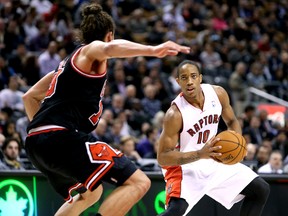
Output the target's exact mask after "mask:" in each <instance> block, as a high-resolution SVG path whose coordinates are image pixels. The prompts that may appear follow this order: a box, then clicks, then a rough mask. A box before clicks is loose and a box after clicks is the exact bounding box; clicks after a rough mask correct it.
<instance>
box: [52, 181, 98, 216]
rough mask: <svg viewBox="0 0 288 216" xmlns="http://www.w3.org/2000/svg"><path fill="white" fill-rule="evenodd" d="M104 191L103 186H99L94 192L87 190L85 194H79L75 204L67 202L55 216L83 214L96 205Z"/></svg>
mask: <svg viewBox="0 0 288 216" xmlns="http://www.w3.org/2000/svg"><path fill="white" fill-rule="evenodd" d="M102 191H103V187H102V185H99V186H98V188H97V189H95V190H94V191H89V190H87V191H86V192H85V193H79V194H77V195H75V196H74V197H73V202H72V203H68V202H65V203H64V204H63V205H62V206H61V207H60V208H59V209H58V211H57V212H56V214H55V216H68V215H69V216H74V215H75V216H78V215H79V214H80V213H81V212H83V211H84V210H86V209H87V208H89V207H90V206H92V205H93V204H94V203H96V202H97V201H98V200H99V198H100V197H101V194H102Z"/></svg>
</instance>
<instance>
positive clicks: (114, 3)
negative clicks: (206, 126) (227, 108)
mask: <svg viewBox="0 0 288 216" xmlns="http://www.w3.org/2000/svg"><path fill="white" fill-rule="evenodd" d="M87 2H90V1H85V0H55V1H52V0H51V1H49V0H2V1H1V2H0V146H1V151H0V161H1V163H0V170H25V169H26V170H28V169H34V167H33V166H32V165H31V163H29V160H28V159H27V157H26V154H25V150H24V149H23V143H24V140H25V137H26V136H27V133H26V126H27V124H28V119H27V117H26V115H25V110H24V105H23V101H22V95H23V94H24V93H25V91H27V90H28V89H29V88H30V87H31V86H32V85H33V84H35V83H36V82H37V81H38V80H39V79H40V78H41V77H43V76H44V75H45V74H47V73H48V72H50V71H52V70H54V69H55V68H56V66H57V65H58V64H59V62H60V61H61V60H62V59H64V58H65V57H66V56H67V55H68V54H70V53H71V52H72V51H73V49H74V48H75V47H76V46H77V45H78V44H79V43H78V33H79V31H78V28H79V25H80V22H81V8H82V6H83V5H84V4H86V3H87ZM94 2H98V3H100V4H101V5H102V7H103V9H104V10H105V11H107V12H108V13H109V14H110V15H111V16H112V17H113V18H114V20H115V23H116V26H117V28H116V32H115V38H122V39H127V40H132V41H135V42H139V43H143V44H151V45H156V44H159V43H162V42H164V41H167V40H172V41H176V42H178V43H180V44H185V45H188V46H190V47H191V53H190V54H188V55H185V54H180V55H179V56H177V57H166V58H164V59H155V58H145V57H138V58H126V59H117V60H111V61H110V62H109V65H108V73H109V80H108V85H107V88H106V91H105V96H104V100H103V104H104V111H103V116H102V119H101V120H100V121H99V124H98V126H97V128H96V129H95V131H93V132H92V133H91V135H92V136H95V137H97V138H99V139H100V140H102V141H104V142H107V143H109V144H111V145H113V146H115V147H116V148H118V149H120V150H121V151H123V152H124V154H126V155H127V156H128V157H130V158H131V160H133V161H135V163H137V164H138V165H139V167H140V168H142V169H145V170H149V169H150V170H154V169H157V168H155V166H154V165H155V164H153V163H152V165H151V164H149V163H148V164H145V163H144V162H143V161H145V160H143V159H147V158H148V159H155V158H156V151H157V138H158V136H159V134H160V132H161V129H162V121H163V117H164V113H165V111H166V110H167V108H168V107H169V106H170V103H171V101H172V100H173V99H174V97H175V96H176V95H177V94H178V93H179V91H180V88H179V86H178V85H177V83H176V81H175V76H176V70H177V65H178V64H179V63H180V62H181V61H182V60H184V59H189V60H193V61H197V62H199V64H200V65H201V68H202V72H203V81H204V82H207V83H211V84H217V85H221V86H223V87H224V88H225V89H226V90H227V92H228V93H229V96H230V100H231V104H232V106H233V108H234V110H235V113H236V115H237V117H238V119H239V121H240V123H241V124H242V129H243V135H244V137H245V139H246V142H247V143H248V146H247V150H248V153H247V156H246V158H245V160H244V161H243V163H246V164H247V165H248V166H251V168H252V169H254V170H255V171H257V172H264V173H288V139H287V136H288V121H287V119H285V121H284V124H279V122H274V121H271V119H269V118H268V113H267V110H264V109H262V110H261V109H257V104H259V103H262V102H265V103H267V102H268V101H267V100H266V99H263V98H261V97H259V96H257V95H253V94H251V93H250V92H249V87H254V88H256V89H258V90H261V91H263V92H265V93H267V94H269V95H272V96H274V97H277V98H279V99H282V100H284V101H285V100H286V101H287V100H288V91H287V90H288V31H287V29H288V0H275V1H268V0H235V1H228V0H214V1H212V0H147V1H142V0H98V1H97V0H96V1H94ZM219 130H225V128H224V127H223V126H222V125H221V124H220V128H219ZM141 161H142V162H141Z"/></svg>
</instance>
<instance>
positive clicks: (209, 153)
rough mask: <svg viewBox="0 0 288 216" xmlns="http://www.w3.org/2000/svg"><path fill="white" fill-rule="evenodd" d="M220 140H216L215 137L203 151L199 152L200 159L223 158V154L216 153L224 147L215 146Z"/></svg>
mask: <svg viewBox="0 0 288 216" xmlns="http://www.w3.org/2000/svg"><path fill="white" fill-rule="evenodd" d="M219 140H220V138H216V137H215V136H214V137H212V138H211V139H210V140H209V141H208V142H207V143H206V144H205V145H204V146H203V148H202V149H200V150H199V155H200V158H203V159H208V158H213V159H214V157H217V156H221V155H222V154H221V153H216V152H215V151H217V150H219V149H221V148H222V146H214V144H215V143H216V142H218V141H219Z"/></svg>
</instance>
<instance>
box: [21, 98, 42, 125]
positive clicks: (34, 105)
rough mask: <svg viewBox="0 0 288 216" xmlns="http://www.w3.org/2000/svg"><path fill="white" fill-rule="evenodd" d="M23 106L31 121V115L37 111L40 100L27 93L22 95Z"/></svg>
mask: <svg viewBox="0 0 288 216" xmlns="http://www.w3.org/2000/svg"><path fill="white" fill-rule="evenodd" d="M23 102H24V107H25V111H26V115H27V117H28V119H29V120H30V121H31V120H32V119H33V116H34V115H35V114H36V113H37V112H38V110H39V108H40V104H41V102H40V101H38V100H36V99H35V98H32V97H30V96H29V95H24V96H23Z"/></svg>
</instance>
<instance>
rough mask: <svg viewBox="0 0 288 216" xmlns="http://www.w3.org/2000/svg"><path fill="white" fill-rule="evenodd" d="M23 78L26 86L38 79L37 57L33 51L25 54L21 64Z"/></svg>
mask: <svg viewBox="0 0 288 216" xmlns="http://www.w3.org/2000/svg"><path fill="white" fill-rule="evenodd" d="M23 79H24V80H25V82H26V83H27V85H28V86H32V85H34V84H35V83H36V82H37V81H38V80H39V79H40V68H39V65H38V57H37V56H36V55H35V54H33V53H30V54H28V55H27V56H26V60H25V62H24V65H23Z"/></svg>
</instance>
